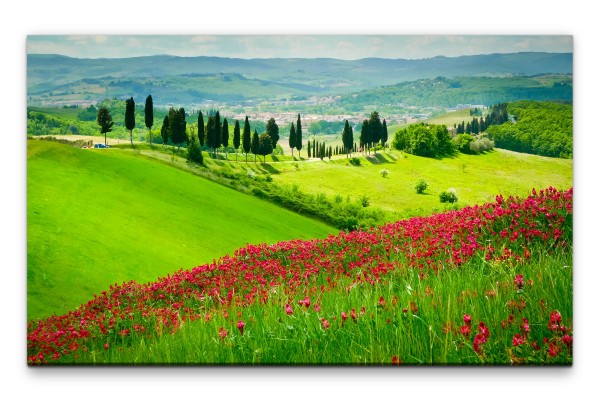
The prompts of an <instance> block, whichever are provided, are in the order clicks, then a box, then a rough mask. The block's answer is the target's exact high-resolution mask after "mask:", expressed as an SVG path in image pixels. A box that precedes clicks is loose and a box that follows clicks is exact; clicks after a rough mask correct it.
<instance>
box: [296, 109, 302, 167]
mask: <svg viewBox="0 0 600 401" xmlns="http://www.w3.org/2000/svg"><path fill="white" fill-rule="evenodd" d="M296 149H298V158H300V150H302V124H301V123H300V113H298V121H296Z"/></svg>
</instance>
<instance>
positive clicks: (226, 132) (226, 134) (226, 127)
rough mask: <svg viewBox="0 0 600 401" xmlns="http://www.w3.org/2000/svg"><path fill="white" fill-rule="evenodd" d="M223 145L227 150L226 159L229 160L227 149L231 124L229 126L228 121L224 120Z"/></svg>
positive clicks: (222, 130)
mask: <svg viewBox="0 0 600 401" xmlns="http://www.w3.org/2000/svg"><path fill="white" fill-rule="evenodd" d="M221 144H222V145H223V147H224V148H225V155H226V156H225V157H226V159H227V160H229V154H228V153H227V148H228V147H229V124H227V119H226V118H224V119H223V128H222V129H221Z"/></svg>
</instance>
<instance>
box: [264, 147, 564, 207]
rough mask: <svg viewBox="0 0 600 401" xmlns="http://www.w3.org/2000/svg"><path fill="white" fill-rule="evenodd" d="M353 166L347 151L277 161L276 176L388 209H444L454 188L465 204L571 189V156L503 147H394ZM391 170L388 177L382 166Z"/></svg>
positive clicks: (305, 188) (277, 179)
mask: <svg viewBox="0 0 600 401" xmlns="http://www.w3.org/2000/svg"><path fill="white" fill-rule="evenodd" d="M360 160H361V165H360V166H352V165H350V164H349V163H348V160H347V159H346V158H345V157H344V156H338V157H337V158H334V159H333V160H331V161H327V160H326V161H320V160H319V161H315V162H310V163H295V164H294V163H282V164H279V165H273V166H272V167H273V169H274V170H275V171H273V172H272V177H273V181H274V182H276V183H279V184H287V185H293V184H296V185H298V187H299V188H300V189H301V190H302V191H304V192H309V193H315V194H316V193H324V194H326V195H328V196H334V195H336V194H340V195H342V196H344V197H345V196H346V195H350V196H352V197H356V196H360V195H366V196H367V197H368V198H369V200H370V202H371V204H372V205H374V206H377V207H380V208H382V209H384V210H388V211H397V212H404V211H406V210H407V209H408V210H418V211H419V214H430V213H431V212H434V211H436V210H441V205H442V204H441V203H440V200H439V197H438V195H439V193H440V192H442V191H446V190H447V189H449V188H454V189H455V190H456V192H457V195H458V197H459V202H460V203H461V204H469V205H470V204H480V203H483V202H486V201H491V200H493V197H494V196H495V195H496V194H505V195H526V194H527V193H528V191H530V190H531V189H532V188H545V187H547V186H550V185H552V186H554V187H557V188H562V189H564V188H569V187H571V186H572V183H573V161H572V160H565V159H553V158H548V157H540V156H533V155H525V154H521V153H516V152H510V151H506V150H502V149H495V150H494V151H492V152H489V153H487V154H482V155H465V154H457V155H456V156H455V157H451V158H444V159H431V158H425V157H419V156H413V155H409V154H404V153H400V152H396V151H386V152H385V153H381V152H379V153H378V155H377V157H375V156H373V157H368V158H365V157H361V158H360ZM383 169H387V170H388V171H389V175H388V176H387V177H386V178H384V177H382V176H381V173H380V171H381V170H383ZM419 179H424V180H425V181H426V182H427V183H428V184H429V187H428V188H427V190H426V191H425V194H421V195H419V194H417V193H416V191H415V188H414V187H415V184H416V183H417V181H418V180H419Z"/></svg>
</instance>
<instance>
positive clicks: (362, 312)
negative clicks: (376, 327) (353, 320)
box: [360, 305, 366, 315]
mask: <svg viewBox="0 0 600 401" xmlns="http://www.w3.org/2000/svg"><path fill="white" fill-rule="evenodd" d="M365 312H366V309H365V306H364V305H363V306H361V307H360V314H361V315H364V314H365Z"/></svg>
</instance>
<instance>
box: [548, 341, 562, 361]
mask: <svg viewBox="0 0 600 401" xmlns="http://www.w3.org/2000/svg"><path fill="white" fill-rule="evenodd" d="M559 352H560V347H559V346H558V345H556V343H555V342H554V341H552V342H551V343H550V347H548V355H550V357H552V358H554V357H555V356H557V355H558V353H559Z"/></svg>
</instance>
